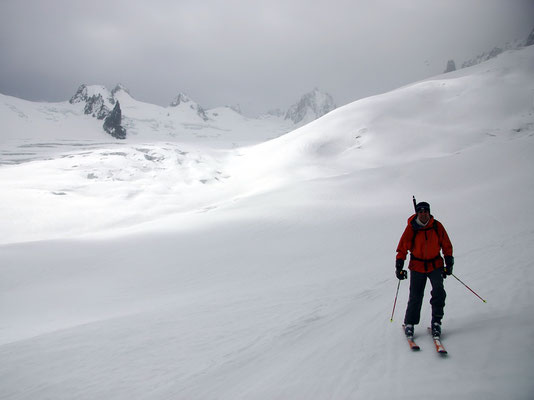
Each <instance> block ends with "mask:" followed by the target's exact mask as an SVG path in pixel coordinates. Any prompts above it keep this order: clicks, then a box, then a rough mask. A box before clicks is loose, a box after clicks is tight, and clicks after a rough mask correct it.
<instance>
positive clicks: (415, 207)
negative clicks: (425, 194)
mask: <svg viewBox="0 0 534 400" xmlns="http://www.w3.org/2000/svg"><path fill="white" fill-rule="evenodd" d="M413 209H414V211H415V212H416V213H417V201H415V196H413Z"/></svg>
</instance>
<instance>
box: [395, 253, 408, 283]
mask: <svg viewBox="0 0 534 400" xmlns="http://www.w3.org/2000/svg"><path fill="white" fill-rule="evenodd" d="M402 267H404V260H401V259H400V258H398V259H397V261H396V262H395V275H396V276H397V279H399V280H401V281H402V280H403V279H406V278H408V273H407V272H406V270H404V269H402Z"/></svg>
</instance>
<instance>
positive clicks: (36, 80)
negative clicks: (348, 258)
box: [0, 0, 534, 113]
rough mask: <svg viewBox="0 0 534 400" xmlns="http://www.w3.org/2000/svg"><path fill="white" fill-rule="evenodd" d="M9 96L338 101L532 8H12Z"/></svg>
mask: <svg viewBox="0 0 534 400" xmlns="http://www.w3.org/2000/svg"><path fill="white" fill-rule="evenodd" d="M0 8H1V13H0V14H1V16H0V34H1V39H0V40H1V42H0V43H1V47H0V49H1V54H2V58H1V61H0V67H1V68H0V92H2V93H4V94H11V95H17V96H19V97H23V98H27V99H31V100H43V99H47V100H50V101H59V100H66V99H68V98H69V97H70V96H71V95H72V93H73V92H74V91H75V89H76V88H77V86H78V85H79V84H81V83H89V84H93V83H101V84H105V85H108V86H112V85H114V84H115V83H117V82H122V83H123V84H125V85H126V86H127V87H129V88H130V91H131V93H132V95H133V96H134V97H135V98H137V99H138V100H141V101H147V102H152V103H156V104H161V105H167V104H168V103H169V102H170V101H171V99H172V97H173V96H174V95H175V94H176V92H178V91H184V92H186V93H188V94H189V95H190V96H191V97H192V98H194V99H195V100H196V101H198V102H199V103H200V104H202V105H203V106H205V107H214V106H218V105H224V104H235V103H240V104H241V106H242V108H243V110H244V111H245V112H247V111H248V112H252V113H254V112H261V111H264V110H267V109H269V108H272V107H275V106H287V105H289V104H290V103H291V102H293V101H294V100H296V99H297V98H298V97H299V96H300V95H301V94H302V93H304V92H306V91H309V90H310V89H311V88H313V87H315V86H318V87H320V88H322V89H324V90H326V91H328V92H330V93H331V94H332V95H333V96H334V98H335V100H336V102H337V103H338V104H344V103H347V102H350V101H354V100H356V99H358V98H360V97H364V96H368V95H371V94H375V93H379V92H383V91H386V90H390V89H393V88H395V87H398V86H401V85H404V84H407V83H409V82H412V81H415V80H418V79H423V78H425V77H428V76H431V75H435V74H439V73H441V72H442V71H443V68H444V67H445V63H446V61H447V60H448V59H451V58H454V59H456V60H457V63H459V62H461V61H463V60H464V59H466V58H469V57H471V56H473V55H475V54H477V53H480V52H482V51H484V50H487V49H488V48H490V47H492V46H494V45H496V44H504V42H505V41H507V40H513V39H516V38H519V37H521V36H524V37H526V35H527V34H528V33H529V32H530V30H532V28H533V27H534V26H533V25H534V24H533V23H532V21H534V18H533V16H534V2H533V1H531V0H433V1H428V0H406V1H402V2H400V1H397V0H372V1H371V0H351V1H345V0H331V1H328V2H326V1H313V2H310V1H309V0H308V1H303V0H294V1H278V0H271V1H245V0H226V1H218V0H205V1H191V0H187V1H185V0H181V1H163V0H156V1H151V2H146V1H136V0H130V1H125V0H120V1H118V0H115V1H101V0H95V1H91V2H81V1H72V0H70V1H65V0H50V1H46V2H44V1H37V0H32V1H30V0H19V1H13V0H4V1H2V2H1V3H0Z"/></svg>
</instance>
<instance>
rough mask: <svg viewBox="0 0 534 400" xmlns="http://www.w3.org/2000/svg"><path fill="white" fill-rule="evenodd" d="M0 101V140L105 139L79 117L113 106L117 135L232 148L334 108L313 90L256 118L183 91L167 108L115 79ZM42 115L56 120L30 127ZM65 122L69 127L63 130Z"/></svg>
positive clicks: (98, 126) (100, 115)
mask: <svg viewBox="0 0 534 400" xmlns="http://www.w3.org/2000/svg"><path fill="white" fill-rule="evenodd" d="M0 100H1V101H0V116H1V117H2V120H3V121H4V124H5V125H7V126H8V127H9V129H7V130H6V131H7V132H5V134H4V135H2V137H1V138H0V140H6V139H8V138H18V139H22V138H28V139H29V138H37V137H41V138H42V137H45V136H47V135H48V133H47V132H53V136H54V138H55V139H61V140H70V139H72V138H76V139H80V138H82V137H83V138H84V139H86V140H94V139H96V140H102V139H104V138H106V136H104V137H103V136H102V132H103V131H105V129H103V127H102V122H100V123H95V122H94V121H91V122H89V123H88V120H87V118H80V117H82V115H83V116H85V115H88V116H92V117H94V118H96V119H97V120H103V121H104V122H105V119H106V118H107V117H108V116H110V114H111V112H112V110H113V109H114V108H115V107H118V108H120V112H121V120H120V121H118V123H117V124H118V125H119V126H120V128H122V129H124V132H125V135H124V137H123V138H126V139H132V140H155V139H158V140H170V141H175V140H180V141H186V142H187V141H194V142H198V141H199V139H200V141H201V142H204V143H205V144H207V145H209V146H212V147H213V146H222V147H227V146H231V147H236V146H241V145H245V144H255V143H259V142H262V141H265V140H267V139H272V138H274V137H278V136H280V135H282V134H285V133H287V132H290V131H291V130H294V129H295V128H297V127H299V126H302V125H304V124H306V123H308V122H311V121H313V120H315V119H317V118H319V117H321V116H323V115H324V114H326V113H328V112H329V111H331V110H333V109H334V108H335V105H334V103H333V100H332V97H331V96H330V95H328V94H326V93H322V92H321V91H319V90H317V89H315V90H314V91H312V92H310V93H308V94H306V95H304V96H303V97H302V98H301V100H300V101H299V102H297V103H296V104H294V105H293V106H292V107H290V109H289V110H288V111H287V112H285V113H284V112H283V111H279V112H278V113H270V114H267V115H264V116H261V117H259V118H248V117H245V116H243V115H242V114H241V111H240V109H239V107H238V106H225V107H218V108H214V109H211V110H205V109H204V108H203V107H202V106H201V105H199V104H198V103H197V102H195V101H194V100H192V99H191V98H190V97H189V96H187V95H186V94H184V93H178V95H177V96H176V97H175V98H174V99H173V100H172V102H171V103H170V105H169V107H160V106H157V105H154V104H149V103H144V102H140V101H137V100H135V99H134V98H133V97H132V96H131V94H130V91H129V90H128V89H127V88H126V87H124V86H123V85H121V84H117V85H116V86H115V87H114V88H113V89H112V90H111V91H110V90H108V89H107V88H106V87H104V86H102V85H85V84H83V85H81V86H80V87H79V88H78V90H77V91H76V93H75V94H74V95H73V96H72V98H71V99H70V100H69V102H68V103H66V102H63V103H37V102H28V101H24V100H21V99H17V98H14V97H10V96H4V95H0ZM117 102H118V103H119V106H117ZM117 111H119V110H117ZM275 114H276V115H275ZM42 120H47V123H45V124H46V125H50V124H54V123H57V124H56V129H49V128H46V129H43V131H44V132H37V131H35V129H34V128H35V127H38V126H40V125H42ZM67 121H68V124H69V129H68V130H65V129H64V128H65V123H66V122H67ZM29 125H31V126H32V128H31V129H29ZM88 125H89V126H88ZM120 128H118V129H120ZM96 130H98V132H96Z"/></svg>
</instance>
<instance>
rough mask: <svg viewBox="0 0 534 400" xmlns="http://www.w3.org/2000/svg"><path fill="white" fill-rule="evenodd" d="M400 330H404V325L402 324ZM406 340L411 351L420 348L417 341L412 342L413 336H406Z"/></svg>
mask: <svg viewBox="0 0 534 400" xmlns="http://www.w3.org/2000/svg"><path fill="white" fill-rule="evenodd" d="M402 332H404V325H403V326H402ZM405 336H406V335H405ZM406 340H407V341H408V344H409V345H410V349H412V350H413V351H418V350H421V348H420V347H419V346H418V345H417V343H415V342H414V340H413V336H406Z"/></svg>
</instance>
